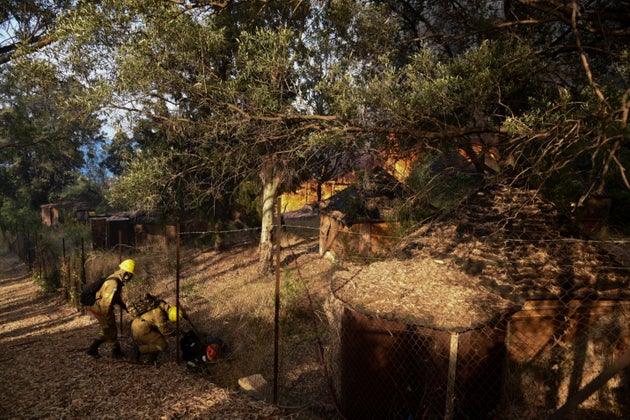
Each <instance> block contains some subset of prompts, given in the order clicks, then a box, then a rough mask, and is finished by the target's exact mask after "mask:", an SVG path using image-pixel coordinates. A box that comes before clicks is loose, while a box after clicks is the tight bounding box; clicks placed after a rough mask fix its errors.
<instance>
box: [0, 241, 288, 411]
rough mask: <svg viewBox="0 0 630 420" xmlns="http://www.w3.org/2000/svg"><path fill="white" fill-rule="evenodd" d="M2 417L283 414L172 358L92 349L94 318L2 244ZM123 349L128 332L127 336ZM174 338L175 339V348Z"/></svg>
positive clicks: (0, 283)
mask: <svg viewBox="0 0 630 420" xmlns="http://www.w3.org/2000/svg"><path fill="white" fill-rule="evenodd" d="M0 308H2V309H1V311H0V371H1V372H2V380H3V391H2V392H1V393H0V418H3V419H4V418H6V419H9V418H11V419H15V418H20V419H31V418H38V419H43V418H55V419H77V418H102V419H107V418H112V419H114V418H162V419H175V418H195V419H196V418H199V419H209V418H213V419H214V418H217V419H219V418H220V419H241V418H256V419H276V418H286V417H285V415H284V413H283V412H282V410H281V409H280V408H278V407H276V406H273V405H271V404H267V403H265V402H263V401H258V400H255V399H253V398H251V397H250V396H247V395H245V394H243V393H241V392H238V391H234V390H228V389H226V388H222V387H220V386H218V385H216V384H214V383H213V382H212V381H210V380H208V378H206V377H204V376H202V375H194V374H191V373H190V372H189V371H187V369H186V368H185V366H181V365H180V364H178V363H177V362H176V361H175V360H174V359H173V358H171V357H167V358H163V359H162V361H161V363H160V365H159V366H153V365H150V366H145V365H136V364H131V363H129V362H127V361H118V360H114V359H112V358H111V357H110V355H109V349H108V348H104V347H106V346H102V347H101V353H102V357H101V358H99V359H93V358H91V357H89V356H87V355H86V354H85V349H86V347H87V345H88V344H89V342H90V340H91V338H92V337H94V336H95V334H96V333H97V332H98V326H97V324H96V322H95V320H94V319H93V318H92V317H91V316H89V315H87V314H85V313H83V312H82V311H77V310H76V309H74V308H72V307H71V306H70V305H68V304H67V302H65V301H64V300H63V299H62V298H61V297H59V296H58V295H57V294H44V293H43V292H42V291H41V288H40V287H39V286H38V285H37V284H36V283H35V282H34V281H33V280H32V277H31V274H30V273H29V272H28V269H27V267H26V266H25V265H24V264H22V263H20V262H19V261H18V260H17V258H16V257H15V256H13V255H12V254H10V253H8V252H7V251H5V250H1V251H0ZM121 342H122V344H123V349H125V350H128V349H129V348H130V343H129V337H126V336H123V337H121ZM173 345H174V344H171V347H172V346H173Z"/></svg>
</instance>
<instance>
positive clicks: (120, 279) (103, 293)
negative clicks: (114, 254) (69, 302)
mask: <svg viewBox="0 0 630 420" xmlns="http://www.w3.org/2000/svg"><path fill="white" fill-rule="evenodd" d="M118 268H119V269H118V270H117V271H115V272H114V273H112V274H110V275H109V276H108V277H107V278H106V279H105V281H104V282H103V284H102V286H101V287H100V288H99V289H98V290H97V291H96V294H95V299H96V300H95V302H94V304H93V305H91V306H88V307H87V310H88V311H89V312H90V313H91V314H92V315H93V316H94V318H96V320H97V321H98V323H99V324H100V326H101V331H100V332H99V334H98V337H97V338H96V339H95V340H94V341H93V342H92V344H91V345H90V347H89V348H88V350H87V352H86V353H87V354H89V355H90V356H93V357H99V353H98V348H99V346H100V345H101V344H103V343H107V344H109V345H110V346H111V348H112V357H113V358H114V359H124V358H125V354H124V353H123V352H122V350H121V349H120V342H119V341H118V329H117V327H116V316H115V314H114V306H115V305H118V306H120V307H121V308H122V309H124V310H127V306H126V305H125V303H124V302H123V300H122V296H121V294H122V289H123V286H124V284H125V283H126V282H128V281H129V280H131V278H132V277H133V275H134V270H135V268H136V263H135V261H134V260H125V261H123V262H121V263H120V265H119V266H118Z"/></svg>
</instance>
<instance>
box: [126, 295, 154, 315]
mask: <svg viewBox="0 0 630 420" xmlns="http://www.w3.org/2000/svg"><path fill="white" fill-rule="evenodd" d="M161 301H162V300H161V299H160V298H158V297H157V296H153V295H152V294H150V293H146V294H145V295H144V296H142V297H141V298H140V299H138V300H136V301H134V302H132V303H131V305H129V307H128V308H127V309H129V314H130V315H131V316H132V317H134V318H136V317H139V316H140V315H142V314H145V313H147V312H149V311H150V310H151V309H154V308H157V307H158V306H160V302H161Z"/></svg>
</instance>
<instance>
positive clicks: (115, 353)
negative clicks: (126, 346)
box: [112, 346, 125, 359]
mask: <svg viewBox="0 0 630 420" xmlns="http://www.w3.org/2000/svg"><path fill="white" fill-rule="evenodd" d="M124 358H125V353H123V352H122V350H120V347H118V346H116V347H114V348H113V349H112V359H124Z"/></svg>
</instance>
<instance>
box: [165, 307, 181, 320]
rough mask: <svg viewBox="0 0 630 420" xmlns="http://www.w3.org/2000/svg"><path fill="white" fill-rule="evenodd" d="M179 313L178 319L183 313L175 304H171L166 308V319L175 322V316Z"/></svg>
mask: <svg viewBox="0 0 630 420" xmlns="http://www.w3.org/2000/svg"><path fill="white" fill-rule="evenodd" d="M178 315H179V319H182V318H183V317H184V313H183V312H182V310H181V309H179V310H178V309H177V307H176V306H171V307H170V308H169V310H168V320H169V321H171V322H177V316H178Z"/></svg>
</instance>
